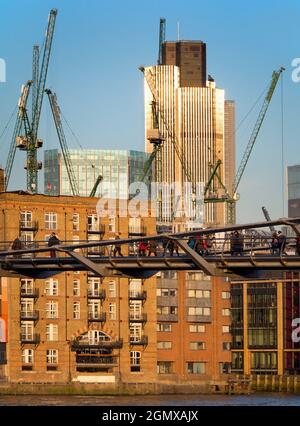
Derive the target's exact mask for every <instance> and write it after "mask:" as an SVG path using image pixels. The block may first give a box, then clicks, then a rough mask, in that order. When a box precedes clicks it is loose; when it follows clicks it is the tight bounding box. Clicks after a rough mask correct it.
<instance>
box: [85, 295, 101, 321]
mask: <svg viewBox="0 0 300 426" xmlns="http://www.w3.org/2000/svg"><path fill="white" fill-rule="evenodd" d="M88 312H89V319H90V320H93V319H95V320H96V319H100V313H101V304H100V302H99V301H95V300H93V301H91V302H89V304H88Z"/></svg>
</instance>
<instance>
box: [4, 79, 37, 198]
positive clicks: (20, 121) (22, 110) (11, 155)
mask: <svg viewBox="0 0 300 426" xmlns="http://www.w3.org/2000/svg"><path fill="white" fill-rule="evenodd" d="M31 85H32V81H31V80H28V81H27V83H26V84H25V85H24V86H22V89H21V96H20V99H19V103H18V115H17V120H16V124H15V127H14V131H13V136H12V140H11V143H10V148H9V152H8V156H7V161H6V166H5V190H7V187H8V183H9V179H10V175H11V171H12V166H13V163H14V159H15V154H16V149H17V138H19V137H20V133H21V130H22V126H23V125H24V122H25V120H26V122H27V118H26V117H27V100H28V97H29V92H30V86H31Z"/></svg>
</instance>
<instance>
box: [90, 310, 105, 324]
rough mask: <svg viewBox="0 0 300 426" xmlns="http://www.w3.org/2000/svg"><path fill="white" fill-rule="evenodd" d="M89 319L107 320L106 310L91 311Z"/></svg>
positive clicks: (91, 320) (96, 320)
mask: <svg viewBox="0 0 300 426" xmlns="http://www.w3.org/2000/svg"><path fill="white" fill-rule="evenodd" d="M88 319H89V321H90V322H105V321H106V312H99V313H96V312H89V316H88Z"/></svg>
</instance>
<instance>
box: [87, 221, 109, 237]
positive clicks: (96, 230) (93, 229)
mask: <svg viewBox="0 0 300 426" xmlns="http://www.w3.org/2000/svg"><path fill="white" fill-rule="evenodd" d="M87 233H88V234H100V235H103V234H105V225H103V224H102V223H99V224H96V223H94V224H90V223H88V224H87Z"/></svg>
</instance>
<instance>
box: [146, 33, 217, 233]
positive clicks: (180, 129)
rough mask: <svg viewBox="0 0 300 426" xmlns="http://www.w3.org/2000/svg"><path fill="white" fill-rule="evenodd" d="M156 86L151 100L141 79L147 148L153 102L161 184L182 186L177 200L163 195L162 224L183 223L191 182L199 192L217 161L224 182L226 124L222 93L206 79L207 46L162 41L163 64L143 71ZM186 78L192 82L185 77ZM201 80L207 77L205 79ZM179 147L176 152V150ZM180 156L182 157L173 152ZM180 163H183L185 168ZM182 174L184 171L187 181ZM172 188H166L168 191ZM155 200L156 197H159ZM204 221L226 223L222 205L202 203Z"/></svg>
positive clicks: (150, 150) (149, 90)
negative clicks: (159, 139)
mask: <svg viewBox="0 0 300 426" xmlns="http://www.w3.org/2000/svg"><path fill="white" fill-rule="evenodd" d="M145 70H146V72H147V71H148V74H149V72H150V74H151V76H152V77H153V81H154V82H155V87H156V91H157V99H155V98H154V96H153V92H152V91H151V89H150V87H149V84H148V81H147V78H145V82H144V84H145V86H144V89H145V146H146V151H147V152H152V150H153V145H152V144H151V143H150V142H149V140H148V139H147V135H148V132H149V130H151V128H152V126H153V121H154V118H153V114H154V108H153V103H154V102H155V103H156V107H157V108H158V109H159V112H160V113H159V114H158V121H159V123H158V124H159V130H160V132H161V135H162V138H163V146H162V149H161V154H160V157H161V158H160V161H161V170H162V174H161V180H162V182H163V183H167V184H169V185H172V184H174V182H176V183H177V184H179V186H180V191H181V195H182V198H181V202H180V203H179V204H178V202H176V197H173V198H172V197H170V196H168V195H169V194H166V193H163V191H164V190H165V189H164V187H162V194H161V198H162V208H161V210H162V212H161V213H162V214H161V221H162V223H165V224H171V223H174V212H175V213H176V214H175V216H176V220H175V222H176V221H177V222H179V223H180V222H181V223H182V224H183V223H185V224H186V226H187V227H188V226H189V225H190V224H191V218H189V217H188V214H187V213H188V212H189V211H190V210H189V209H188V208H187V206H188V205H189V202H190V203H191V202H193V200H191V198H192V197H190V200H189V201H188V202H186V196H187V195H188V193H189V192H191V191H189V190H187V189H186V188H188V187H187V186H186V185H185V182H188V181H189V180H190V181H192V182H193V184H194V185H196V184H197V185H198V186H199V188H200V187H202V188H204V186H205V184H206V183H207V181H208V179H209V177H210V175H211V171H212V166H213V165H215V164H216V162H217V161H218V160H221V170H220V174H221V178H222V179H223V180H224V178H225V126H224V97H225V93H224V90H222V89H219V88H217V87H216V83H215V81H214V80H213V79H212V78H211V77H210V76H209V78H208V79H206V47H205V44H204V43H203V42H201V41H191V42H187V41H185V42H165V43H164V45H163V65H158V66H152V67H147V68H145ZM189 75H190V81H189V80H188V76H189ZM204 76H205V78H204ZM175 144H176V145H177V148H176V146H175ZM178 150H179V152H181V158H179V155H178V154H177V151H178ZM182 162H184V163H185V164H184V165H183V164H182ZM186 170H188V174H189V177H188V176H187V173H186ZM169 188H170V186H169V187H168V190H169V191H170V189H169ZM158 198H159V197H158ZM202 209H203V211H204V219H203V223H205V224H206V225H208V224H222V223H224V221H225V203H208V204H206V205H205V207H204V205H202Z"/></svg>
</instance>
